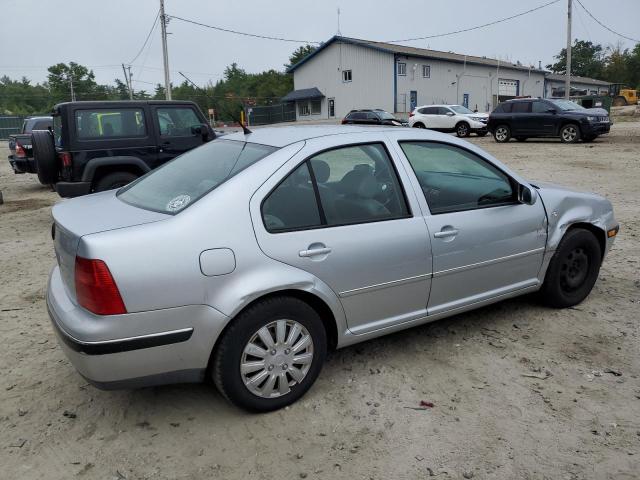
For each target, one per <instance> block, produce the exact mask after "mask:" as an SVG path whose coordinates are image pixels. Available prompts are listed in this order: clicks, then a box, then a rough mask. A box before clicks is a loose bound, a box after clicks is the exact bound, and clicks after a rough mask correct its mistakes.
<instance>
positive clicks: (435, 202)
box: [400, 141, 515, 215]
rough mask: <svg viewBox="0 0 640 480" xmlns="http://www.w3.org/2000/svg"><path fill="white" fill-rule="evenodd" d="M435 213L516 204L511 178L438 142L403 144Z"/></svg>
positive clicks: (451, 146)
mask: <svg viewBox="0 0 640 480" xmlns="http://www.w3.org/2000/svg"><path fill="white" fill-rule="evenodd" d="M400 146H401V147H402V150H403V151H404V153H405V155H406V156H407V159H408V160H409V163H410V164H411V167H412V168H413V171H414V172H415V174H416V177H418V182H419V183H420V187H421V188H422V192H423V193H424V196H425V198H426V200H427V204H428V205H429V209H430V210H431V213H432V214H434V215H436V214H439V213H448V212H456V211H462V210H473V209H477V208H487V207H494V206H498V205H505V204H510V203H514V201H515V190H514V188H513V186H512V183H511V180H510V179H509V177H508V176H507V175H506V174H504V173H503V172H501V171H500V170H499V169H497V168H496V167H494V166H493V165H491V164H490V163H488V162H486V161H485V160H483V159H482V158H480V157H479V156H477V155H475V154H474V153H471V152H469V151H468V150H465V149H462V148H460V147H457V146H454V145H449V144H445V143H435V142H415V141H411V142H401V144H400Z"/></svg>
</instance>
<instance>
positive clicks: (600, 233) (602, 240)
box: [563, 222, 607, 258]
mask: <svg viewBox="0 0 640 480" xmlns="http://www.w3.org/2000/svg"><path fill="white" fill-rule="evenodd" d="M577 229H582V230H587V231H589V232H591V233H593V235H594V236H595V237H596V239H597V240H598V244H599V245H600V255H601V257H602V258H604V254H605V252H606V249H607V232H605V231H604V230H603V229H602V228H600V227H598V226H596V225H594V224H593V223H589V222H576V223H572V224H571V225H569V227H568V228H567V230H566V231H565V232H564V235H563V237H564V236H565V235H566V234H567V233H569V232H570V231H571V230H577Z"/></svg>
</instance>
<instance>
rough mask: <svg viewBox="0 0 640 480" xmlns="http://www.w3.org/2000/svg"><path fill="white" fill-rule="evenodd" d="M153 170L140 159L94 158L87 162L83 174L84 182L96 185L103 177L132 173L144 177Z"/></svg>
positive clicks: (122, 157)
mask: <svg viewBox="0 0 640 480" xmlns="http://www.w3.org/2000/svg"><path fill="white" fill-rule="evenodd" d="M150 170H151V168H150V167H149V165H147V164H146V163H145V162H144V161H143V160H142V159H140V158H138V157H124V156H121V157H104V158H93V159H91V160H89V162H87V164H86V166H85V168H84V172H83V173H82V181H83V182H91V183H92V184H95V182H97V181H98V180H99V179H100V178H101V177H103V176H104V175H107V174H109V173H113V172H130V173H134V174H136V175H144V174H145V173H147V172H148V171H150Z"/></svg>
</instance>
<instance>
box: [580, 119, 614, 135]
mask: <svg viewBox="0 0 640 480" xmlns="http://www.w3.org/2000/svg"><path fill="white" fill-rule="evenodd" d="M611 125H612V123H611V122H593V123H592V122H588V123H583V124H582V125H581V127H580V130H581V132H582V134H583V135H604V134H607V133H609V131H610V130H611Z"/></svg>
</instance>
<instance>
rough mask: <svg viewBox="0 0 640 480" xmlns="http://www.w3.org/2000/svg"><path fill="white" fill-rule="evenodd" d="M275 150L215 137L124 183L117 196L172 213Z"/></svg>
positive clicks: (127, 201)
mask: <svg viewBox="0 0 640 480" xmlns="http://www.w3.org/2000/svg"><path fill="white" fill-rule="evenodd" d="M276 150H277V148H275V147H270V146H267V145H259V144H257V143H247V142H239V141H234V140H222V139H220V140H214V141H212V142H209V143H207V144H205V145H203V146H201V147H199V148H196V149H194V150H191V151H189V152H187V153H185V154H184V155H181V156H179V157H177V158H175V159H174V160H172V161H171V162H169V163H166V164H165V165H163V166H162V167H160V168H158V169H156V170H154V171H152V172H150V173H148V174H147V175H145V176H143V177H141V178H139V179H138V180H136V181H135V182H133V183H131V184H129V185H127V186H126V187H123V188H122V189H120V191H118V198H119V199H120V200H122V201H123V202H126V203H128V204H130V205H133V206H135V207H140V208H144V209H146V210H153V211H156V212H162V213H168V214H171V215H174V214H176V213H178V212H180V211H181V210H182V209H184V208H185V207H187V206H188V205H191V204H193V203H195V202H196V201H197V200H198V199H200V198H201V197H203V196H204V195H206V194H207V193H209V192H210V191H212V190H213V189H214V188H216V187H218V186H219V185H221V184H223V183H224V182H226V181H227V180H229V179H230V178H231V177H233V176H234V175H236V174H237V173H239V172H241V171H242V170H244V169H245V168H247V167H249V166H250V165H252V164H254V163H256V162H257V161H258V160H260V159H262V158H264V157H266V156H267V155H269V154H271V153H273V152H274V151H276Z"/></svg>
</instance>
